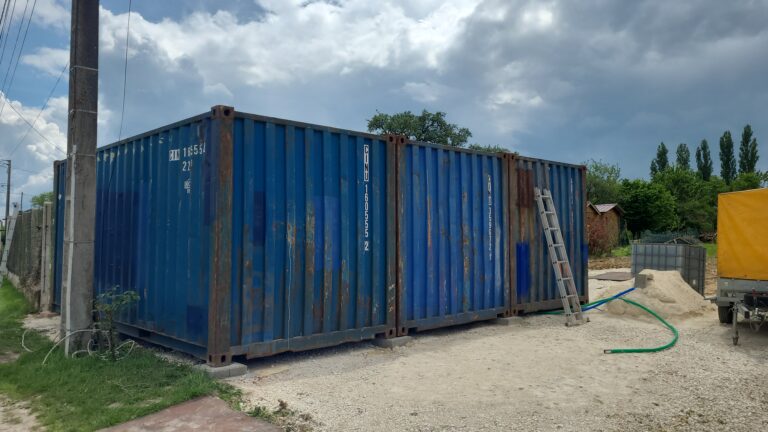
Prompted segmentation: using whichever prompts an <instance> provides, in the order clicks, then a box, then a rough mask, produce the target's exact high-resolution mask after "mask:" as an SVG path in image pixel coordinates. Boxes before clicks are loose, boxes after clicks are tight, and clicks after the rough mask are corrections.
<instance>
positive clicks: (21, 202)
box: [19, 192, 24, 212]
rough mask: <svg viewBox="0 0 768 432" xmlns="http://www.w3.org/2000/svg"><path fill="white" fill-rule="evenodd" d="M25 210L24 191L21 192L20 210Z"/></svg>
mask: <svg viewBox="0 0 768 432" xmlns="http://www.w3.org/2000/svg"><path fill="white" fill-rule="evenodd" d="M22 211H24V192H22V193H21V199H20V200H19V212H22Z"/></svg>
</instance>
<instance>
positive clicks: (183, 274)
mask: <svg viewBox="0 0 768 432" xmlns="http://www.w3.org/2000/svg"><path fill="white" fill-rule="evenodd" d="M57 168H59V169H60V170H61V171H60V172H61V173H62V174H60V176H59V177H60V178H64V177H65V176H66V175H65V174H66V172H65V171H64V170H65V169H66V163H60V164H58V165H57ZM393 169H394V165H392V164H391V163H390V158H389V152H388V146H387V143H386V142H385V138H382V137H380V136H374V135H369V134H362V133H356V132H350V131H344V130H337V129H332V128H328V127H323V126H316V125H308V124H302V123H295V122H289V121H285V120H278V119H273V118H267V117H259V116H254V115H249V114H243V113H236V112H235V111H234V110H233V109H232V108H228V107H214V108H213V110H212V112H211V113H209V114H204V115H200V116H197V117H194V118H191V119H188V120H185V121H182V122H180V123H176V124H174V125H171V126H168V127H165V128H161V129H157V130H154V131H151V132H148V133H146V134H142V135H139V136H137V137H133V138H129V139H126V140H124V141H121V142H119V143H116V144H113V145H110V146H107V147H104V148H100V149H99V150H98V154H97V168H96V171H97V199H96V204H97V205H96V207H97V208H96V245H95V262H94V267H95V269H94V278H95V282H94V283H95V290H96V294H99V293H103V292H105V291H107V290H109V289H111V288H117V289H118V291H125V290H133V291H136V292H138V293H139V296H140V298H141V299H140V301H139V302H138V304H137V305H136V306H135V307H133V308H132V309H131V310H130V311H128V312H126V313H124V314H123V316H121V317H120V320H119V325H120V330H121V331H122V332H123V333H126V334H128V335H131V336H134V337H139V338H144V339H147V340H150V341H152V342H155V343H158V344H161V345H164V346H168V347H171V348H175V349H179V350H182V351H185V352H188V353H190V354H193V355H195V356H198V357H201V358H205V359H207V360H208V362H209V363H211V364H223V363H227V362H229V361H230V360H231V356H232V355H246V356H248V357H258V356H265V355H270V354H274V353H277V352H282V351H298V350H304V349H310V348H316V347H322V346H330V345H335V344H339V343H343V342H349V341H359V340H363V339H371V338H374V337H375V336H377V335H386V336H393V335H394V334H395V292H394V286H395V284H394V277H395V273H394V258H393V256H394V253H395V249H394V244H395V243H394V239H393V238H391V236H388V232H389V230H390V229H391V228H390V225H391V222H390V221H392V220H393V219H394V213H393V212H394V209H391V206H388V205H387V203H388V202H390V201H392V200H393V195H392V196H388V194H394V188H393V187H392V186H391V185H390V183H392V184H394V175H390V174H389V171H390V170H393ZM58 183H60V181H59V182H57V184H58ZM62 186H63V183H62ZM62 194H63V193H62ZM57 203H58V206H57V219H59V220H61V221H62V222H63V217H59V216H58V215H59V214H61V215H63V207H64V206H63V201H57ZM388 211H389V212H391V213H388ZM57 222H58V220H57ZM62 227H63V223H57V224H56V238H57V239H58V238H59V237H61V236H62V235H63V229H62ZM61 250H62V249H61V245H60V244H59V243H57V247H56V251H57V253H56V256H57V258H59V257H60V256H61V255H62V254H61ZM60 269H61V263H60V259H59V260H58V261H56V274H57V275H60V274H61V270H60ZM55 289H56V290H57V291H56V292H57V295H58V299H59V300H58V301H60V298H61V280H60V277H59V278H58V279H56V287H55Z"/></svg>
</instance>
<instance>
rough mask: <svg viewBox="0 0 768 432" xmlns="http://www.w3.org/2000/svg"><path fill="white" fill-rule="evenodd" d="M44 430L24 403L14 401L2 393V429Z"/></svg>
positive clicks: (9, 431) (19, 431)
mask: <svg viewBox="0 0 768 432" xmlns="http://www.w3.org/2000/svg"><path fill="white" fill-rule="evenodd" d="M38 430H43V429H42V427H41V426H40V425H39V424H38V422H37V419H35V416H33V415H32V413H31V412H30V411H29V410H28V409H27V408H26V407H25V406H24V405H22V404H20V403H15V402H12V401H10V400H8V399H6V398H5V397H3V396H2V395H0V431H1V432H27V431H38Z"/></svg>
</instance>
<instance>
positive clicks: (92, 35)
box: [61, 0, 99, 355]
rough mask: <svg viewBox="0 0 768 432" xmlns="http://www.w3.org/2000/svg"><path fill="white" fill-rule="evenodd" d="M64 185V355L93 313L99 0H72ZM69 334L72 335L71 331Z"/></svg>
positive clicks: (79, 340) (80, 343)
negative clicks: (65, 186) (65, 184)
mask: <svg viewBox="0 0 768 432" xmlns="http://www.w3.org/2000/svg"><path fill="white" fill-rule="evenodd" d="M69 58H70V60H69V64H70V71H69V124H68V128H67V191H66V199H65V202H66V204H65V208H66V212H65V215H64V261H63V264H64V268H63V271H64V274H63V278H62V281H63V284H62V308H61V312H62V313H61V315H62V316H61V323H62V331H61V333H62V337H67V336H69V337H68V338H67V339H66V340H65V342H64V353H65V355H71V354H72V353H73V352H76V351H78V350H80V349H83V347H84V345H85V343H86V342H87V341H88V340H89V338H88V337H87V336H86V335H87V333H75V332H77V331H79V330H84V329H88V328H90V327H91V324H92V313H93V310H92V309H93V253H94V249H93V246H94V225H95V224H94V222H95V218H96V120H97V109H98V93H99V0H73V1H72V29H71V36H70V48H69ZM70 335H73V336H70Z"/></svg>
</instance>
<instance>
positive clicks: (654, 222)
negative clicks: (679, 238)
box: [619, 180, 677, 236]
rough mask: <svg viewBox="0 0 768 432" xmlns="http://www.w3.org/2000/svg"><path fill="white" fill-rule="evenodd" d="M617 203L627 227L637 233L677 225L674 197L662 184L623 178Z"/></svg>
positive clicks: (673, 227)
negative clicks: (622, 211)
mask: <svg viewBox="0 0 768 432" xmlns="http://www.w3.org/2000/svg"><path fill="white" fill-rule="evenodd" d="M619 204H620V205H621V207H622V208H623V209H624V218H625V219H626V221H627V228H628V229H629V230H630V231H631V232H632V233H634V234H635V236H637V235H639V234H640V233H641V232H643V231H646V230H651V231H669V230H672V229H675V227H676V226H677V215H676V214H675V199H674V198H673V197H672V194H671V193H669V191H668V190H666V189H665V188H664V187H663V186H661V185H659V184H655V183H650V182H647V181H645V180H623V181H622V182H621V199H620V200H619Z"/></svg>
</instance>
